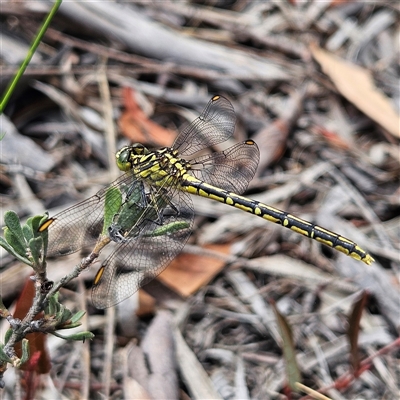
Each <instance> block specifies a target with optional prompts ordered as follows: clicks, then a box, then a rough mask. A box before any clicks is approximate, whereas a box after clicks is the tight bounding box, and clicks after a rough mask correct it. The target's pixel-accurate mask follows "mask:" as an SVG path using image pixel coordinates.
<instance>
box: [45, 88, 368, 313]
mask: <svg viewBox="0 0 400 400" xmlns="http://www.w3.org/2000/svg"><path fill="white" fill-rule="evenodd" d="M235 123H236V116H235V112H234V109H233V106H232V104H231V103H230V102H229V100H228V99H226V98H225V97H223V96H220V95H216V96H214V97H212V98H211V100H210V101H209V102H208V104H207V106H206V108H205V109H204V110H203V112H202V113H201V115H200V116H199V117H198V118H196V119H195V120H194V121H193V122H192V123H191V124H189V125H187V127H186V128H185V129H183V130H182V131H181V133H180V134H179V135H178V136H177V138H176V140H175V142H174V144H173V145H172V146H171V147H164V148H161V149H157V150H154V151H150V150H148V149H147V148H146V147H145V146H143V145H142V144H139V143H136V144H133V145H129V146H125V147H123V148H122V149H120V150H119V151H118V152H117V154H116V162H117V165H118V167H119V169H120V170H121V171H123V172H124V174H123V175H122V176H121V177H119V178H118V179H116V180H115V181H114V182H113V183H111V184H110V185H109V186H108V187H106V188H104V189H102V190H100V191H99V192H98V193H96V194H95V195H94V196H92V197H90V198H88V199H87V200H84V201H83V202H81V203H79V204H77V205H75V206H72V207H70V208H68V209H66V210H64V211H62V212H61V213H59V214H58V215H56V216H54V217H51V218H49V219H48V220H47V221H45V222H44V223H43V224H42V225H41V226H40V227H39V231H45V230H48V234H49V247H48V255H51V256H61V255H66V254H70V253H73V252H76V251H78V250H80V249H82V248H83V247H84V246H87V245H90V244H92V243H94V242H95V241H96V240H98V237H99V235H103V237H106V238H107V241H108V242H110V243H114V246H115V248H114V249H113V251H112V252H111V254H110V255H109V256H108V257H107V258H106V260H105V261H104V262H103V263H102V265H101V267H100V269H99V270H98V272H97V274H96V277H95V279H94V284H93V287H92V301H93V304H94V305H95V306H96V307H98V308H107V307H111V306H113V305H116V304H118V303H119V302H121V301H122V300H124V299H126V298H128V297H130V296H131V295H132V294H133V293H135V292H136V291H137V290H138V289H139V288H140V287H142V286H143V285H145V284H146V283H148V282H149V281H151V280H152V279H154V278H155V277H156V276H157V275H158V274H160V273H161V272H162V271H163V270H164V269H165V268H166V267H167V266H168V264H169V263H170V262H171V261H172V260H173V259H174V258H175V257H176V256H177V255H178V254H179V253H180V252H181V250H182V249H183V247H184V245H185V243H186V242H187V240H188V238H189V236H190V234H191V231H192V228H193V220H194V215H195V213H194V207H193V203H192V199H191V196H190V195H196V196H201V197H205V198H208V199H210V200H214V201H218V202H220V203H224V204H227V205H228V206H232V207H235V208H237V209H240V210H242V211H245V212H248V213H250V214H253V215H256V216H258V217H261V218H263V219H265V220H267V221H271V222H274V223H277V224H280V225H282V226H284V227H286V228H289V229H291V230H292V231H295V232H297V233H299V234H301V235H304V236H306V237H308V238H310V239H314V240H316V241H318V242H320V243H322V244H324V245H327V246H329V247H331V248H333V249H335V250H338V251H340V252H342V253H344V254H346V255H348V256H350V257H352V258H354V259H356V260H360V261H362V262H364V263H366V264H368V265H369V264H371V263H372V262H373V261H374V259H373V258H372V256H371V255H370V254H368V253H367V252H366V251H365V250H363V249H362V248H361V247H360V246H358V245H357V244H356V243H355V242H353V241H352V240H350V239H347V238H345V237H343V236H341V235H339V234H337V233H335V232H332V231H330V230H328V229H325V228H323V227H320V226H318V225H315V224H314V223H312V222H309V221H306V220H303V219H301V218H299V217H296V216H294V215H292V214H289V213H288V212H286V211H282V210H279V209H277V208H275V207H272V206H269V205H267V204H263V203H261V202H259V201H256V200H252V199H250V198H247V197H244V196H241V193H243V192H244V191H245V190H246V189H247V186H248V184H249V182H250V181H251V180H252V178H253V177H254V174H255V172H256V169H257V166H258V162H259V149H258V146H257V144H256V143H255V142H254V141H253V140H251V139H248V140H245V141H243V142H240V143H237V144H236V145H234V146H232V147H230V148H228V149H227V150H224V151H219V152H213V153H208V154H202V155H198V154H199V153H200V152H202V151H204V150H205V149H208V148H210V147H213V146H215V145H217V144H220V143H222V142H225V141H226V140H228V139H230V138H231V137H232V135H233V133H234V129H235ZM106 209H110V210H111V214H110V212H109V213H108V214H109V216H108V217H105V213H106Z"/></svg>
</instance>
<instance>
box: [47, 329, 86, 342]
mask: <svg viewBox="0 0 400 400" xmlns="http://www.w3.org/2000/svg"><path fill="white" fill-rule="evenodd" d="M51 334H52V335H54V336H57V337H59V338H61V339H65V340H83V341H85V340H86V339H93V338H94V335H93V333H92V332H89V331H85V332H78V333H74V334H72V335H69V336H64V335H61V334H59V333H58V332H51Z"/></svg>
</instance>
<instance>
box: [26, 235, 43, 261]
mask: <svg viewBox="0 0 400 400" xmlns="http://www.w3.org/2000/svg"><path fill="white" fill-rule="evenodd" d="M29 248H30V250H31V256H32V258H33V261H34V262H35V264H36V265H37V266H38V267H40V266H41V260H40V257H41V255H42V250H43V239H42V238H41V237H36V238H33V239H31V240H30V241H29Z"/></svg>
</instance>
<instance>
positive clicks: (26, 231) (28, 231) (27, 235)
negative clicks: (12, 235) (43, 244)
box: [22, 224, 33, 243]
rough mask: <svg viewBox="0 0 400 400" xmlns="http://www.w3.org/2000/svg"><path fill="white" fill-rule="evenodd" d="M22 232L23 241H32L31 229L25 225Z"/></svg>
mask: <svg viewBox="0 0 400 400" xmlns="http://www.w3.org/2000/svg"><path fill="white" fill-rule="evenodd" d="M22 232H23V234H24V238H25V240H26V241H27V242H28V243H29V241H30V240H31V239H33V231H32V227H31V226H29V225H28V224H25V225H23V226H22Z"/></svg>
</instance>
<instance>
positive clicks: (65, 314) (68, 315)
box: [60, 308, 72, 324]
mask: <svg viewBox="0 0 400 400" xmlns="http://www.w3.org/2000/svg"><path fill="white" fill-rule="evenodd" d="M71 317H72V312H71V311H70V310H68V308H64V310H63V313H62V315H61V319H60V324H65V323H66V322H67V321H70V320H71Z"/></svg>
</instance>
